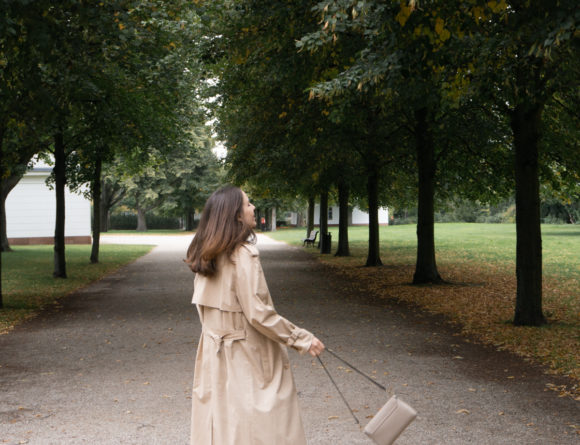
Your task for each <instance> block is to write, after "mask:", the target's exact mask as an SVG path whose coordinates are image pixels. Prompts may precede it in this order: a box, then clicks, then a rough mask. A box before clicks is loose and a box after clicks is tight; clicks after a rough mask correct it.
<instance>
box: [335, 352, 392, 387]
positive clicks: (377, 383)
mask: <svg viewBox="0 0 580 445" xmlns="http://www.w3.org/2000/svg"><path fill="white" fill-rule="evenodd" d="M326 351H327V352H329V353H330V354H331V355H333V356H335V357H336V358H337V359H339V360H340V361H341V362H342V363H344V364H345V365H346V366H348V367H349V368H351V369H352V370H353V371H356V372H358V373H359V374H360V375H362V376H363V377H364V378H366V379H367V380H368V381H370V382H371V383H374V384H375V385H377V386H378V387H379V388H381V389H382V390H383V391H386V390H387V388H385V387H384V386H383V385H381V384H380V383H379V382H377V381H376V380H375V379H373V378H372V377H370V376H368V375H367V374H365V373H364V372H362V371H361V370H360V369H358V368H357V367H356V366H354V365H351V364H350V363H349V362H347V361H346V360H344V359H343V358H341V357H339V356H338V354H337V353H336V352H334V351H333V350H332V349H328V348H326Z"/></svg>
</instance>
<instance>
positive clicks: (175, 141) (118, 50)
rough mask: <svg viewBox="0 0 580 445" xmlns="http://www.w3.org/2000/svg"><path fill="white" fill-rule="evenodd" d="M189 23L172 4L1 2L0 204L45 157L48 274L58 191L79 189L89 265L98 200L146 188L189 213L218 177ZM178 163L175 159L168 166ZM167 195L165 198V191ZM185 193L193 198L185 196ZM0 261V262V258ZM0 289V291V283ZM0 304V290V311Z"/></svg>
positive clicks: (60, 257)
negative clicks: (50, 219) (49, 167)
mask: <svg viewBox="0 0 580 445" xmlns="http://www.w3.org/2000/svg"><path fill="white" fill-rule="evenodd" d="M199 31H200V19H199V17H198V15H197V11H196V7H195V5H194V4H192V3H191V2H188V1H185V0H183V1H182V0H176V1H172V2H166V1H162V0H151V1H136V0H103V1H100V2H84V1H82V0H63V1H59V2H52V1H48V0H34V1H32V0H11V1H3V2H1V3H0V67H1V70H0V178H1V179H2V182H1V183H2V189H1V190H2V193H1V198H2V199H1V200H0V204H1V206H2V208H1V210H2V234H3V243H2V247H3V250H5V249H9V246H8V244H7V239H6V236H5V226H6V223H5V221H6V220H5V214H4V202H5V199H6V196H7V194H8V193H9V192H10V190H11V189H12V188H13V187H14V185H15V184H16V183H17V182H18V180H19V179H20V177H21V176H22V174H23V173H24V171H25V170H26V168H27V165H28V164H29V162H30V160H31V158H32V157H33V156H34V155H36V154H42V155H45V156H48V157H49V158H50V159H51V160H52V161H53V162H54V170H53V180H54V189H55V193H56V197H57V220H56V229H55V246H54V251H55V261H54V273H53V275H54V276H55V277H61V278H65V277H66V275H67V274H66V261H65V245H64V235H65V234H64V220H65V203H64V196H65V195H64V188H65V186H66V185H68V186H69V187H70V188H72V189H75V188H78V187H79V186H80V185H82V184H90V188H89V192H88V193H89V195H90V197H91V198H92V199H93V209H94V220H93V249H92V253H91V261H92V262H97V261H98V248H99V233H100V228H99V227H100V221H101V218H100V213H101V207H102V206H101V202H100V199H101V196H103V197H104V198H106V199H105V200H107V202H106V204H105V205H104V208H105V210H106V208H107V205H110V204H111V199H110V198H111V193H109V192H110V191H111V190H114V189H115V188H116V189H119V187H120V185H119V182H122V184H121V186H122V187H124V188H125V189H130V188H131V187H133V188H134V189H137V190H149V189H151V187H148V186H147V185H148V184H146V181H150V182H153V181H162V182H163V183H164V186H165V190H162V191H159V188H157V189H156V190H157V191H156V192H155V193H156V194H157V195H158V196H152V195H151V194H150V196H141V195H140V194H139V193H135V194H134V195H135V196H136V197H137V198H136V201H137V204H136V205H137V207H138V208H139V206H146V205H150V202H151V201H155V200H157V201H159V200H160V199H159V196H164V197H167V196H169V195H171V197H172V202H171V203H168V202H167V201H168V200H167V199H165V200H164V201H166V202H167V204H166V205H167V206H171V207H172V208H173V209H179V210H181V211H183V212H188V211H190V208H191V205H192V201H195V200H196V199H197V200H200V199H203V197H200V196H197V195H203V194H204V193H207V190H204V187H207V188H211V187H212V182H213V179H212V178H209V179H208V178H204V179H200V177H201V176H202V175H205V174H206V172H208V175H209V176H211V175H214V176H215V175H216V174H217V173H218V172H217V170H218V166H217V161H216V160H215V158H214V157H213V155H212V153H211V150H210V149H211V147H210V145H211V144H210V142H211V138H210V137H209V135H208V134H207V130H206V129H204V122H205V120H206V117H205V111H204V109H203V104H202V103H201V100H200V98H199V94H198V90H199V86H200V85H201V84H202V76H203V70H202V64H201V62H200V57H199V56H198V53H197V51H198V46H197V45H196V42H198V41H199V40H200V38H199ZM177 164H179V165H177ZM169 191H171V193H169ZM189 194H191V195H196V196H193V198H192V199H189V198H190V195H189ZM0 267H1V263H0ZM0 290H1V287H0ZM1 305H2V299H1V293H0V307H1Z"/></svg>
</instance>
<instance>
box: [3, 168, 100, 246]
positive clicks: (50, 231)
mask: <svg viewBox="0 0 580 445" xmlns="http://www.w3.org/2000/svg"><path fill="white" fill-rule="evenodd" d="M51 171H52V167H51V166H49V165H47V164H44V163H42V162H36V163H35V164H34V167H33V168H32V169H31V170H29V171H28V172H26V174H25V175H24V176H23V177H22V179H21V180H20V182H19V183H18V184H17V185H16V187H14V188H13V189H12V191H11V192H10V193H9V194H8V197H7V198H6V233H7V236H8V241H9V243H10V244H12V245H23V244H52V243H53V242H54V227H55V221H56V196H55V191H54V190H51V189H49V188H48V186H47V185H46V179H47V178H48V176H49V175H50V173H51ZM65 205H66V216H65V242H66V243H68V244H90V243H91V203H90V201H89V200H88V199H86V198H85V197H84V196H83V195H80V194H76V193H72V192H70V190H69V189H68V188H65Z"/></svg>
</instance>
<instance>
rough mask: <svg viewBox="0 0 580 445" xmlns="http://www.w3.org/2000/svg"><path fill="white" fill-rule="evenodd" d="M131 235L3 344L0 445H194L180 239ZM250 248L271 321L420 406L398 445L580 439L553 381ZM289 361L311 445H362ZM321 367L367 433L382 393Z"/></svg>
mask: <svg viewBox="0 0 580 445" xmlns="http://www.w3.org/2000/svg"><path fill="white" fill-rule="evenodd" d="M138 240H139V241H138V242H139V243H144V242H147V243H154V244H157V243H160V244H159V245H158V247H156V248H155V249H154V250H153V251H152V252H151V253H150V254H148V255H146V256H144V257H142V258H141V259H139V260H138V261H136V262H135V263H133V264H131V265H129V266H127V267H125V268H123V269H122V270H120V271H119V272H117V273H116V274H113V275H110V276H108V277H106V278H104V279H103V280H101V281H99V282H97V283H95V284H93V285H91V286H89V287H87V288H85V289H83V290H81V291H78V292H76V293H74V294H73V295H71V296H70V297H68V298H66V299H65V300H64V301H62V304H61V307H58V308H54V309H53V310H50V311H47V312H46V313H44V314H43V315H41V316H39V317H38V318H36V319H34V320H31V321H29V322H27V323H25V324H23V325H21V326H20V327H18V328H16V329H15V330H14V331H13V332H11V333H9V334H7V335H3V336H0V444H38V445H45V444H46V445H48V444H55V445H56V444H58V445H66V444H127V445H129V444H136V445H154V444H161V445H173V444H184V445H186V444H187V443H188V441H189V425H190V420H189V417H190V403H191V383H192V380H193V359H194V354H195V349H196V346H197V340H198V337H199V333H200V325H199V321H198V319H197V313H196V312H195V309H194V307H192V305H191V304H190V300H191V293H192V281H193V276H192V274H191V272H189V270H188V269H187V268H186V267H185V265H184V264H183V262H182V258H183V257H184V252H185V249H186V248H187V245H188V243H189V238H188V237H186V236H163V237H145V238H141V237H140V238H138ZM104 242H125V243H135V238H134V237H129V238H126V239H125V238H122V237H118V236H117V237H112V236H111V237H107V236H105V237H104ZM258 247H259V248H260V251H261V256H262V264H263V267H264V271H265V273H266V277H267V279H268V283H269V286H270V290H271V293H272V295H273V297H274V301H275V303H276V307H277V309H278V311H279V312H280V313H281V314H282V315H284V316H285V317H287V318H289V319H290V320H292V321H294V322H295V323H297V324H299V325H301V326H303V327H305V328H307V329H309V330H311V331H312V332H314V333H315V334H316V335H317V336H319V337H320V338H321V339H322V340H323V341H324V342H325V343H326V345H327V346H329V347H331V348H332V349H334V350H335V351H337V352H338V353H339V354H341V355H342V356H343V357H344V358H345V359H346V360H347V361H349V362H351V363H353V364H355V365H356V366H358V367H360V369H362V370H363V371H364V372H366V373H368V374H369V375H372V376H373V377H375V378H376V379H377V381H379V382H381V383H382V384H383V385H384V386H387V388H388V390H389V393H396V394H398V395H399V396H400V397H401V398H402V399H404V400H405V401H407V402H408V403H410V404H411V405H412V406H413V407H414V408H416V409H417V410H418V411H419V417H418V418H417V420H416V421H415V422H414V423H413V424H411V426H410V427H409V428H408V429H407V430H406V431H405V432H404V434H403V435H402V436H401V437H400V439H399V440H398V441H397V443H398V444H511V443H516V442H517V443H520V444H542V445H543V444H558V445H560V444H578V443H579V438H580V436H579V435H578V434H577V432H576V431H577V430H578V428H580V404H579V403H578V402H575V401H573V400H571V399H569V398H559V397H558V396H557V393H555V392H554V391H549V390H547V389H546V384H547V383H552V384H560V383H562V380H561V379H559V378H557V377H553V376H548V375H546V374H545V373H544V372H543V370H542V369H540V368H538V367H532V366H530V365H529V364H528V363H526V362H524V361H523V360H521V359H519V358H517V357H514V356H513V355H511V354H509V353H505V352H497V351H495V350H493V349H491V348H486V347H483V346H478V345H474V344H473V343H472V342H470V341H469V340H468V339H464V338H462V337H461V336H458V335H457V334H456V333H455V332H454V331H453V330H452V329H451V328H449V327H448V326H446V325H445V323H444V322H443V321H442V320H441V319H439V318H437V317H433V316H430V315H426V314H421V313H417V312H416V311H414V310H413V309H411V308H408V307H405V306H400V305H397V304H395V303H385V302H380V301H375V300H373V299H372V298H371V297H369V296H368V295H366V294H365V292H364V290H363V289H361V286H359V285H358V284H357V283H349V282H347V281H346V280H344V279H342V277H340V276H338V275H337V274H336V273H335V272H333V271H331V270H329V269H328V268H325V267H324V266H323V265H321V264H319V263H318V262H316V261H315V260H313V259H312V258H311V257H310V256H309V255H307V254H305V253H304V252H303V251H302V249H297V248H292V247H288V246H286V245H284V244H281V243H277V242H274V241H271V240H269V239H268V238H266V237H263V236H260V241H259V243H258ZM290 356H291V361H292V365H293V370H294V376H295V379H296V386H297V388H298V391H299V397H300V401H301V408H302V417H303V421H304V425H305V429H306V435H307V438H308V442H309V444H313V445H314V444H320V445H327V444H345V445H351V444H370V443H371V441H370V440H369V439H367V438H366V436H365V435H364V434H363V433H362V432H361V430H362V427H360V426H359V425H357V424H356V423H355V422H354V420H353V419H352V417H351V416H350V413H349V411H348V409H347V408H346V407H345V406H344V405H343V403H342V400H341V398H340V396H339V395H338V394H337V392H336V390H335V389H334V387H333V386H332V384H331V382H330V381H329V380H328V377H327V376H326V374H325V373H324V371H323V370H322V369H321V367H320V365H319V364H318V362H317V361H316V360H313V359H312V358H311V357H310V356H306V355H305V356H300V355H298V354H296V353H294V352H291V353H290ZM323 358H324V361H325V363H326V364H327V366H328V369H329V370H330V372H331V373H332V374H333V376H334V378H335V380H336V381H337V383H338V384H339V386H340V387H341V389H342V390H343V392H344V394H345V396H346V398H347V399H348V400H349V402H350V403H351V406H352V407H353V409H354V410H355V412H356V415H357V417H358V418H359V419H360V421H361V424H362V425H364V424H366V422H368V418H369V417H370V416H372V414H374V413H375V412H376V411H377V410H378V409H379V408H380V407H381V406H382V404H383V403H385V402H386V400H387V398H388V394H385V393H383V392H382V391H381V390H380V389H378V388H376V387H375V386H374V385H372V384H370V383H369V382H368V381H366V380H364V379H363V378H361V377H360V376H359V375H358V374H356V373H355V372H352V371H350V370H348V369H347V368H346V367H345V366H344V365H343V364H342V363H340V362H338V361H337V360H336V359H334V358H332V357H331V356H330V355H328V354H324V355H323ZM223 445H226V444H223ZM273 445H275V444H273Z"/></svg>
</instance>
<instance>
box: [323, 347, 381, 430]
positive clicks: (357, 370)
mask: <svg viewBox="0 0 580 445" xmlns="http://www.w3.org/2000/svg"><path fill="white" fill-rule="evenodd" d="M326 351H327V352H328V353H330V354H331V355H333V356H334V357H336V358H337V359H338V360H340V361H341V362H342V363H344V364H345V365H346V366H348V367H349V368H351V369H352V370H353V371H356V372H358V373H359V374H360V375H362V376H363V377H364V378H366V379H367V380H369V381H370V382H372V383H374V384H375V385H377V386H378V387H379V388H381V389H382V390H383V391H386V390H387V388H385V387H384V386H383V385H381V384H380V383H378V382H377V381H376V380H374V379H373V378H372V377H370V376H368V375H367V374H365V373H364V372H362V371H361V370H360V369H358V368H357V367H356V366H354V365H351V364H350V363H349V362H347V361H346V360H344V359H343V358H342V357H340V356H339V355H338V354H337V353H336V352H334V351H333V350H332V349H328V348H326ZM316 358H317V359H318V361H319V362H320V364H321V365H322V367H323V368H324V371H325V372H326V375H328V378H329V379H330V381H331V382H332V384H333V385H334V387H335V388H336V390H337V391H338V393H339V394H340V397H341V398H342V401H343V402H344V404H345V405H346V406H347V408H348V410H349V411H350V414H351V415H352V417H353V418H354V420H355V422H356V423H357V424H360V422H359V421H358V419H357V417H356V416H355V414H354V411H353V410H352V408H351V407H350V405H349V404H348V402H347V401H346V399H345V397H344V395H343V394H342V392H341V390H340V389H339V388H338V385H337V384H336V382H335V381H334V379H333V378H332V376H331V375H330V372H328V369H326V366H325V365H324V362H323V361H322V360H321V358H320V356H319V355H317V356H316Z"/></svg>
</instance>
